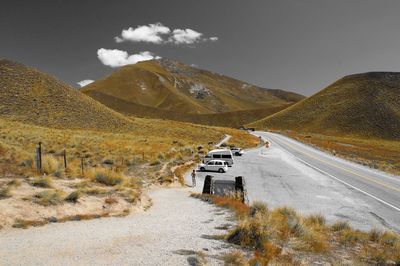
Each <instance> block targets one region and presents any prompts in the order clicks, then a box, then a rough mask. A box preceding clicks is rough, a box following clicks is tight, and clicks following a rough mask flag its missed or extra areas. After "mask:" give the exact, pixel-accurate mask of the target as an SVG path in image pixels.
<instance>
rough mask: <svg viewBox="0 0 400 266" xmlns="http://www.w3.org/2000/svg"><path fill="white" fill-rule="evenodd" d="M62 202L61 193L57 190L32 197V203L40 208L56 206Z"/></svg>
mask: <svg viewBox="0 0 400 266" xmlns="http://www.w3.org/2000/svg"><path fill="white" fill-rule="evenodd" d="M62 201H63V193H62V192H61V191H59V190H45V191H42V192H39V193H37V194H35V195H34V197H33V202H34V203H36V204H39V205H42V206H50V205H58V204H61V203H62Z"/></svg>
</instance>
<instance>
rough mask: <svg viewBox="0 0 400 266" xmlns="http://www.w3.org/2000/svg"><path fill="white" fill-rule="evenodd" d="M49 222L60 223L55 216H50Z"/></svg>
mask: <svg viewBox="0 0 400 266" xmlns="http://www.w3.org/2000/svg"><path fill="white" fill-rule="evenodd" d="M47 220H48V221H49V223H56V222H58V219H57V218H56V217H54V216H50V217H49V218H48V219H47Z"/></svg>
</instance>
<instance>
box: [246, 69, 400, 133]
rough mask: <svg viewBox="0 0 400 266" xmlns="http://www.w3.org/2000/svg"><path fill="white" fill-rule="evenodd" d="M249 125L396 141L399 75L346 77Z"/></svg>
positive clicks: (399, 118) (399, 130) (399, 123)
mask: <svg viewBox="0 0 400 266" xmlns="http://www.w3.org/2000/svg"><path fill="white" fill-rule="evenodd" d="M251 125H252V126H254V127H257V128H262V129H265V128H268V129H274V130H294V131H298V132H312V133H319V134H325V135H332V136H358V137H372V138H383V139H395V140H399V139H400V73H391V72H371V73H363V74H355V75H350V76H346V77H344V78H342V79H340V80H338V81H336V82H335V83H333V84H332V85H330V86H328V87H327V88H325V89H324V90H322V91H320V92H319V93H317V94H315V95H313V96H311V97H309V98H307V99H305V100H302V101H301V102H299V103H297V104H294V105H292V106H291V107H289V108H287V109H285V110H283V111H281V112H278V113H276V114H273V115H271V116H268V117H267V118H265V119H262V120H260V121H257V122H255V123H252V124H251Z"/></svg>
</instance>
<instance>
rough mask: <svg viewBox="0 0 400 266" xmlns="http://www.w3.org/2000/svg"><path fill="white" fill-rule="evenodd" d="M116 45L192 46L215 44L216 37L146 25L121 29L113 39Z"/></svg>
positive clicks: (187, 30)
mask: <svg viewBox="0 0 400 266" xmlns="http://www.w3.org/2000/svg"><path fill="white" fill-rule="evenodd" d="M114 40H115V41H116V42H117V43H121V42H125V41H131V42H149V43H154V44H166V43H173V44H176V45H179V44H194V43H199V42H207V41H211V42H215V41H217V40H218V37H215V36H214V37H210V38H206V37H203V34H202V33H200V32H198V31H195V30H193V29H174V30H171V29H170V28H169V27H167V26H164V25H163V24H161V23H155V24H148V25H141V26H137V27H136V28H133V27H129V28H128V29H123V30H122V32H121V36H116V37H114Z"/></svg>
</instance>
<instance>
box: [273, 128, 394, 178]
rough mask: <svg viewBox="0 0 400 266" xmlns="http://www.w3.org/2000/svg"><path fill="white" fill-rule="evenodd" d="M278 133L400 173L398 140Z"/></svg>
mask: <svg viewBox="0 0 400 266" xmlns="http://www.w3.org/2000/svg"><path fill="white" fill-rule="evenodd" d="M280 133H282V134H284V135H287V136H289V137H291V138H294V139H297V140H298V141H301V142H303V143H305V144H308V145H311V146H314V147H316V148H319V149H322V150H324V151H327V152H329V153H331V154H334V155H335V156H339V157H342V158H345V159H347V160H351V161H354V162H356V163H360V164H363V165H366V166H369V167H371V168H376V169H380V170H382V171H386V172H389V173H393V174H397V175H400V153H399V150H400V141H392V140H383V139H372V138H369V139H366V138H361V137H357V138H355V137H337V136H326V135H321V134H309V133H307V134H304V133H296V132H294V131H281V132H280ZM371 151H373V152H371Z"/></svg>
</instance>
